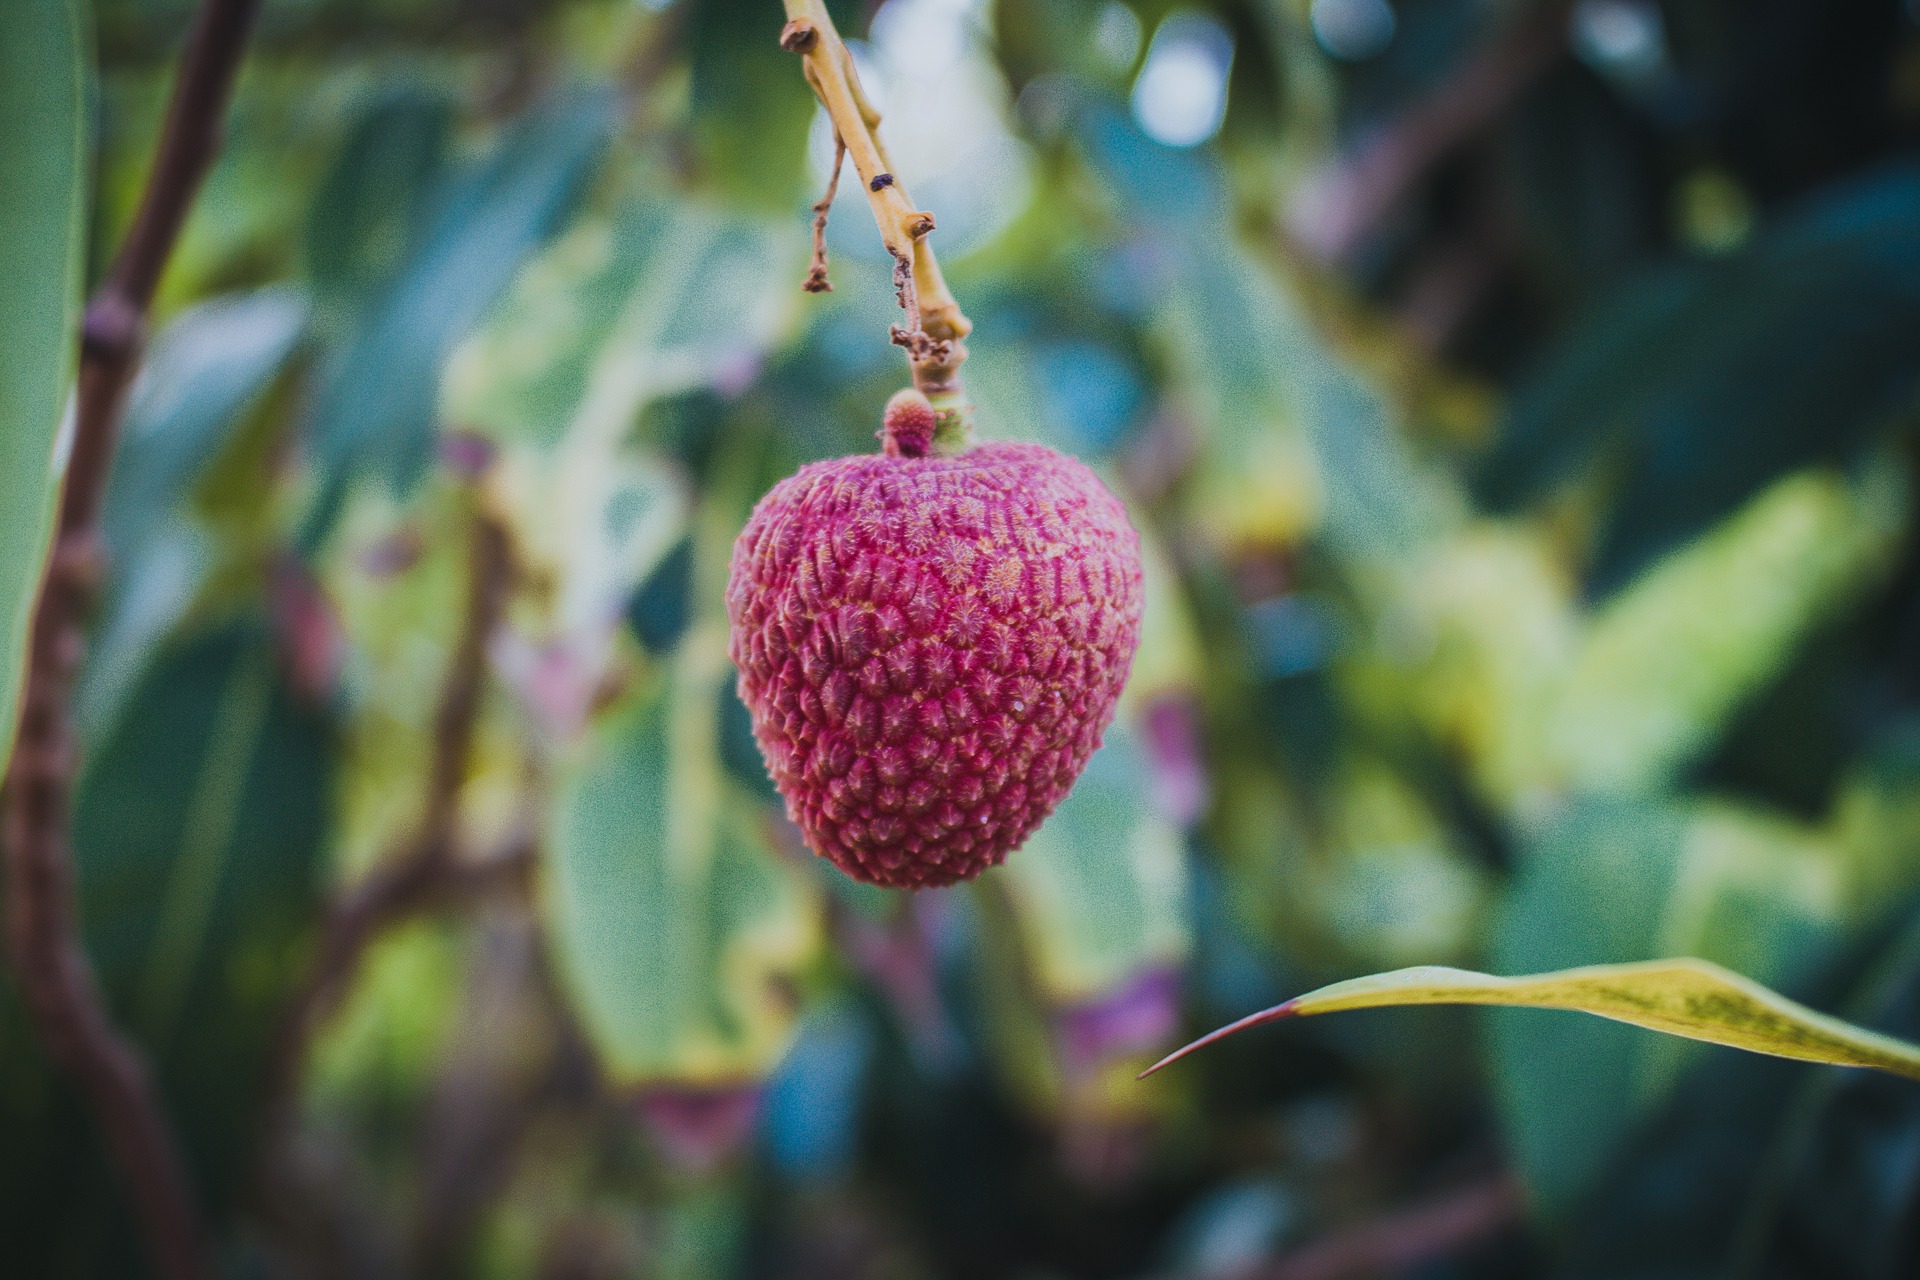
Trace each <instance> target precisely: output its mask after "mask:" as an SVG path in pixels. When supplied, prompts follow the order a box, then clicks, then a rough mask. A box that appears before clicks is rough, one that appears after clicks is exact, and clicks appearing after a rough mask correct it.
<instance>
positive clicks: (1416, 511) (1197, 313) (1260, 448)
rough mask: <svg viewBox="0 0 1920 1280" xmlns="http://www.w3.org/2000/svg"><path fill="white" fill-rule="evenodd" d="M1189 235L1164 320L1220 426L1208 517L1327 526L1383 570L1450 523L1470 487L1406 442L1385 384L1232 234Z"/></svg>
mask: <svg viewBox="0 0 1920 1280" xmlns="http://www.w3.org/2000/svg"><path fill="white" fill-rule="evenodd" d="M1179 243H1180V248H1179V250H1178V266H1177V268H1176V269H1175V270H1173V271H1172V272H1171V273H1170V274H1171V277H1172V278H1171V280H1170V281H1169V284H1170V286H1171V287H1170V288H1169V289H1167V290H1166V292H1165V294H1164V295H1163V297H1162V299H1161V302H1160V305H1159V307H1158V309H1157V312H1156V320H1157V322H1158V325H1159V328H1160V330H1161V332H1162V333H1163V334H1164V335H1165V337H1166V340H1167V342H1168V345H1169V347H1170V348H1171V350H1172V352H1173V354H1174V356H1175V359H1176V367H1177V368H1178V369H1179V370H1180V371H1181V373H1180V375H1179V378H1180V382H1181V384H1182V387H1181V389H1182V391H1183V393H1184V396H1185V398H1186V400H1187V403H1188V404H1190V405H1191V406H1192V407H1193V410H1194V412H1195V414H1196V416H1197V417H1198V419H1199V420H1200V422H1201V423H1202V424H1203V425H1204V426H1205V428H1206V430H1207V432H1208V441H1207V450H1208V453H1209V454H1210V455H1212V460H1211V461H1210V462H1209V463H1208V464H1207V465H1209V466H1211V467H1212V468H1213V469H1214V472H1215V474H1213V475H1212V476H1210V477H1209V478H1208V479H1207V480H1206V481H1205V482H1204V483H1203V484H1202V487H1201V494H1200V496H1199V498H1198V500H1199V501H1202V502H1205V503H1208V504H1209V505H1208V506H1207V507H1206V508H1205V509H1206V511H1207V515H1208V519H1209V521H1211V522H1212V523H1214V524H1215V526H1216V527H1225V528H1226V529H1227V530H1228V532H1229V533H1230V534H1236V533H1237V534H1238V535H1239V536H1242V537H1246V538H1252V539H1272V540H1275V541H1280V542H1290V541H1293V540H1295V539H1297V538H1298V537H1300V536H1302V535H1305V534H1308V533H1312V532H1315V531H1318V532H1320V533H1322V534H1323V535H1324V536H1325V537H1326V539H1327V540H1328V541H1329V543H1330V544H1331V545H1332V546H1333V547H1335V548H1336V549H1337V550H1338V551H1339V552H1340V553H1341V554H1343V555H1347V556H1350V557H1353V558H1355V559H1356V560H1357V561H1358V562H1359V563H1360V564H1361V565H1363V566H1374V567H1388V566H1391V565H1392V564H1394V563H1395V562H1396V561H1398V560H1399V559H1400V558H1402V557H1404V556H1405V555H1407V554H1409V553H1410V552H1412V551H1414V550H1416V549H1418V548H1419V547H1421V546H1423V545H1425V544H1427V543H1429V542H1431V541H1432V540H1433V539H1434V538H1435V537H1436V536H1438V535H1439V534H1440V533H1442V532H1443V531H1444V530H1445V529H1446V528H1447V527H1448V525H1449V523H1450V522H1451V521H1452V520H1453V518H1454V517H1455V516H1456V515H1457V508H1458V505H1459V502H1458V499H1459V494H1458V493H1457V492H1455V491H1454V489H1453V488H1452V486H1451V485H1450V484H1449V483H1448V482H1447V480H1446V479H1445V478H1444V477H1443V476H1441V475H1440V473H1438V472H1436V471H1434V470H1432V469H1431V468H1427V467H1423V466H1422V465H1421V464H1420V463H1419V461H1418V460H1417V459H1416V458H1415V457H1414V455H1413V453H1412V452H1411V450H1409V449H1408V447H1407V444H1406V441H1405V440H1404V439H1403V438H1402V437H1401V434H1400V433H1401V424H1400V422H1399V420H1398V414H1397V411H1396V409H1395V407H1394V406H1393V404H1392V403H1391V401H1390V400H1389V399H1388V397H1387V396H1386V394H1385V392H1384V390H1383V389H1382V388H1381V387H1380V386H1378V385H1376V384H1375V383H1374V382H1373V381H1372V380H1371V379H1370V378H1368V377H1367V376H1366V375H1365V374H1364V373H1363V372H1361V371H1360V370H1359V369H1357V368H1356V367H1355V366H1354V364H1353V363H1352V361H1351V359H1350V357H1349V356H1348V355H1347V354H1346V353H1343V352H1340V351H1337V350H1335V349H1333V348H1331V347H1330V346H1329V345H1328V344H1327V342H1326V341H1325V340H1324V339H1323V338H1322V337H1321V335H1320V334H1319V333H1317V332H1316V331H1315V329H1314V328H1313V326H1312V324H1311V323H1310V317H1309V316H1308V315H1307V314H1305V312H1304V310H1303V308H1302V307H1301V306H1300V304H1299V303H1298V302H1297V301H1295V299H1294V298H1292V297H1291V296H1290V295H1289V294H1288V292H1287V291H1286V289H1285V288H1284V286H1283V284H1282V282H1280V281H1279V280H1277V279H1275V277H1274V274H1273V271H1272V269H1271V268H1270V267H1269V266H1268V265H1267V264H1266V263H1264V262H1260V261H1258V260H1256V259H1254V258H1253V257H1252V256H1251V255H1249V254H1247V253H1245V252H1244V251H1242V250H1240V249H1239V248H1238V247H1237V246H1236V245H1234V244H1233V242H1232V239H1231V236H1230V235H1229V234H1228V233H1226V232H1224V231H1222V232H1220V233H1219V234H1215V235H1209V236H1200V237H1188V238H1185V239H1183V240H1181V241H1180V242H1179Z"/></svg>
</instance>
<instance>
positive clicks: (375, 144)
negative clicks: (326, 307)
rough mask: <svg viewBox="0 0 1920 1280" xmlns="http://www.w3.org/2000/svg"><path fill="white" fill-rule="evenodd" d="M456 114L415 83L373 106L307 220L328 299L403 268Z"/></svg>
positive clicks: (351, 296)
mask: <svg viewBox="0 0 1920 1280" xmlns="http://www.w3.org/2000/svg"><path fill="white" fill-rule="evenodd" d="M452 116H453V112H452V104H451V103H449V102H448V101H447V99H446V97H445V96H444V95H442V94H439V93H435V92H434V91H432V90H431V89H429V88H426V87H424V86H422V85H419V84H417V83H412V82H406V83H401V84H397V85H393V86H390V87H388V88H387V89H386V90H385V91H384V92H381V93H380V94H379V95H378V96H377V97H375V98H374V100H373V101H371V102H370V103H368V104H367V106H366V108H365V109H364V113H363V114H362V115H361V117H360V118H359V120H357V121H356V122H355V123H354V126H353V128H352V129H351V130H350V131H349V133H348V135H347V138H346V141H345V142H344V143H343V144H342V145H341V148H340V154H339V156H338V158H337V159H336V160H335V161H334V165H333V169H332V170H331V171H330V172H329V173H328V174H327V177H326V180H325V181H324V182H322V183H321V185H320V189H319V190H318V191H316V192H314V196H313V206H312V212H311V213H310V214H309V216H308V219H307V234H306V258H307V270H308V272H309V273H310V274H311V276H312V278H313V286H314V289H315V291H316V292H318V293H319V294H320V295H321V297H322V298H323V299H324V300H326V301H328V302H333V303H345V302H348V301H350V300H357V299H358V297H359V296H360V295H361V294H363V293H365V292H367V291H368V290H371V289H375V288H377V287H378V286H379V285H380V284H381V283H382V282H383V281H385V280H387V279H389V278H390V277H391V276H392V275H393V274H394V272H395V271H397V270H398V269H399V267H400V265H401V263H402V261H403V260H404V258H405V255H406V252H407V250H408V248H409V247H410V246H411V245H412V244H413V241H414V238H415V236H417V235H418V234H419V223H420V220H421V218H422V216H423V215H424V214H425V212H426V210H425V209H424V207H423V206H424V205H425V203H426V201H427V199H428V197H429V193H430V192H431V191H432V189H433V184H434V182H435V180H436V179H437V178H438V177H439V176H440V171H441V164H442V161H443V159H444V157H445V154H446V150H447V142H448V136H449V135H450V134H451V132H452V125H453V120H452Z"/></svg>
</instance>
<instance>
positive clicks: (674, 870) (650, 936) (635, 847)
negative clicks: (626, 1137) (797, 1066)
mask: <svg viewBox="0 0 1920 1280" xmlns="http://www.w3.org/2000/svg"><path fill="white" fill-rule="evenodd" d="M731 675H732V670H731V668H730V667H729V666H728V664H727V662H726V658H725V646H724V643H723V640H722V638H721V637H720V636H719V635H718V633H716V632H714V631H713V630H711V629H707V630H704V631H701V632H696V633H695V634H694V635H691V636H689V637H688V640H687V642H686V643H685V644H683V645H682V646H681V652H680V656H679V659H678V661H677V663H676V665H675V666H674V668H673V669H672V677H671V679H670V680H666V681H661V682H659V683H657V684H656V685H655V687H654V688H652V689H650V690H647V691H645V692H643V693H642V694H640V695H639V696H637V697H635V698H634V699H633V700H632V702H631V704H630V705H629V706H628V707H626V708H624V709H623V710H622V711H621V712H620V713H618V714H617V715H616V716H615V717H614V718H613V719H612V720H611V721H610V722H609V723H607V724H604V725H602V726H601V727H600V732H599V733H598V734H597V735H596V738H595V741H594V742H593V743H592V744H591V746H590V748H589V749H588V753H587V755H586V757H585V759H583V760H582V761H580V762H579V763H578V764H577V766H576V767H575V768H574V769H573V770H572V772H571V773H570V775H569V776H568V777H567V778H566V779H565V780H564V781H563V782H562V784H561V786H560V788H559V793H558V795H557V797H556V803H555V806H554V815H553V819H552V827H551V835H550V840H549V850H550V856H551V858H552V865H551V870H550V875H549V880H548V892H547V895H546V909H547V920H548V926H549V928H548V934H549V945H550V946H551V947H552V949H553V952H554V961H555V966H556V968H557V970H558V971H559V973H560V976H561V981H562V986H563V989H564V990H565V992H566V994H567V996H568V998H569V1000H570V1001H571V1003H572V1004H573V1006H574V1008H575V1010H576V1011H577V1012H578V1014H579V1016H580V1019H581V1022H582V1024H583V1026H584V1027H585V1029H586V1031H587V1034H588V1037H589V1038H590V1040H591V1041H592V1043H593V1046H594V1048H595V1050H596V1051H597V1053H598V1055H599V1057H600V1060H601V1063H602V1065H603V1066H604V1068H605V1069H606V1071H607V1072H608V1074H609V1075H610V1076H611V1077H612V1078H613V1079H614V1080H615V1081H616V1082H618V1083H620V1084H622V1085H640V1086H643V1085H651V1084H661V1083H676V1084H687V1085H697V1086H713V1085H725V1084H737V1083H741V1082H744V1081H751V1080H756V1079H759V1078H761V1077H762V1076H764V1075H765V1074H766V1073H767V1072H769V1071H770V1070H772V1068H773V1066H774V1065H775V1063H777V1062H778V1061H779V1059H780V1057H781V1055H783V1054H784V1053H785V1052H786V1047H787V1045H788V1043H789V1041H790V1040H791V1038H792V1035H793V1031H794V1025H795V1019H796V1015H797V1007H796V994H795V991H794V987H793V984H794V981H795V977H796V974H797V971H798V969H799V967H800V966H801V965H802V964H803V963H804V962H805V961H806V960H807V959H808V957H809V956H810V955H811V954H812V952H813V951H814V949H815V947H816V946H817V945H818V942H819V937H820V930H821V915H820V904H819V901H818V898H817V895H816V893H815V891H814V890H813V889H812V887H811V886H810V884H809V882H808V880H807V878H806V877H805V876H804V875H803V874H802V873H801V872H800V871H799V869H798V868H795V867H792V866H789V865H786V864H783V863H782V862H781V861H780V860H779V858H778V855H777V854H776V853H775V852H774V850H773V848H772V847H771V844H770V841H769V839H768V836H767V832H768V827H767V823H768V822H769V821H770V820H771V818H772V814H771V811H770V810H768V809H767V808H766V807H764V806H762V805H760V804H758V803H756V802H753V801H751V800H747V799H745V798H744V797H743V795H742V793H741V792H740V791H739V789H738V788H737V786H735V785H734V784H733V783H732V782H731V781H730V780H729V779H728V778H727V776H726V774H725V772H724V771H723V769H722V768H721V765H720V758H719V749H718V733H719V718H718V707H719V701H718V698H717V694H718V692H719V689H720V682H721V681H723V680H726V679H730V678H731Z"/></svg>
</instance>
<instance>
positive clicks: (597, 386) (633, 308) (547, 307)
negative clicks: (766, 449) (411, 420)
mask: <svg viewBox="0 0 1920 1280" xmlns="http://www.w3.org/2000/svg"><path fill="white" fill-rule="evenodd" d="M804 249H805V244H804V241H803V240H802V239H801V238H800V237H798V236H795V235H793V234H792V233H791V231H790V230H788V229H786V228H782V227H780V226H779V225H777V224H774V223H771V222H768V221H765V220H761V219H755V218H750V217H745V216H741V215H739V214H737V213H730V212H722V211H721V210H719V209H716V208H708V207H704V206H701V205H697V204H692V203H686V202H682V203H679V204H676V205H664V204H658V203H654V202H653V201H650V200H643V201H634V202H631V203H629V204H628V206H627V207H626V208H625V209H624V210H623V211H622V213H621V214H620V215H619V216H618V217H617V218H614V219H602V218H588V219H585V220H583V221H582V223H581V224H580V226H578V227H576V228H575V229H574V230H573V231H571V232H570V233H568V234H567V235H566V236H564V237H562V238H561V239H560V240H559V241H557V242H556V243H555V244H554V245H553V246H552V248H550V249H549V250H547V251H546V252H545V253H543V254H542V255H540V256H539V257H538V258H536V259H535V260H534V261H532V262H531V263H529V264H528V265H527V268H526V269H525V270H524V271H523V272H521V273H520V275H519V276H518V278H517V279H516V280H515V281H514V284H513V288H512V289H511V290H510V291H509V292H508V294H507V295H506V297H505V299H503V302H502V305H501V306H500V307H499V308H498V309H497V310H496V312H495V313H494V315H493V317H492V318H491V320H490V322H489V323H488V324H487V325H485V326H484V327H483V328H481V330H480V331H479V332H477V333H476V334H474V336H473V337H472V339H471V340H469V341H468V342H466V343H464V344H463V345H462V346H461V348H460V350H459V351H458V352H457V353H456V354H455V357H454V359H453V362H452V364H451V366H450V368H449V370H448V375H447V381H446V406H447V412H448V415H449V416H450V417H451V418H453V419H454V420H456V421H458V422H460V423H462V424H465V425H468V426H472V427H475V428H478V429H480V430H483V431H486V432H488V433H490V434H493V435H495V436H499V437H502V438H506V439H518V440H527V441H531V442H535V443H538V444H542V445H549V446H550V445H552V444H555V443H557V442H559V441H560V440H562V439H563V438H566V437H570V436H576V435H586V436H589V437H593V438H594V439H595V440H605V439H606V438H608V437H609V436H613V435H617V434H619V433H620V432H622V431H624V430H625V429H626V428H628V427H629V426H631V425H632V422H633V419H634V416H635V415H636V414H638V413H639V411H640V410H641V408H642V407H643V406H645V405H646V404H647V403H648V402H649V401H651V400H654V399H656V398H658V397H660V396H664V395H671V394H673V393H675V392H679V391H685V390H688V389H690V388H693V387H698V386H703V385H709V384H711V383H713V382H716V381H724V380H734V381H738V380H741V379H744V378H746V377H748V376H750V375H751V374H752V373H753V371H754V369H755V367H756V365H757V362H758V360H759V358H760V356H761V353H762V352H763V350H764V349H765V347H766V346H767V344H768V343H769V342H770V340H771V339H772V337H773V336H774V334H775V333H776V332H777V331H778V329H779V327H780V326H781V324H782V323H783V322H784V320H785V319H786V317H787V316H788V315H790V314H791V313H792V311H793V307H794V301H795V299H797V298H799V297H801V296H802V295H801V294H800V292H799V290H798V288H797V287H796V285H795V284H794V281H795V280H796V279H798V278H799V276H800V274H801V263H802V257H801V255H802V253H803V252H804Z"/></svg>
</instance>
